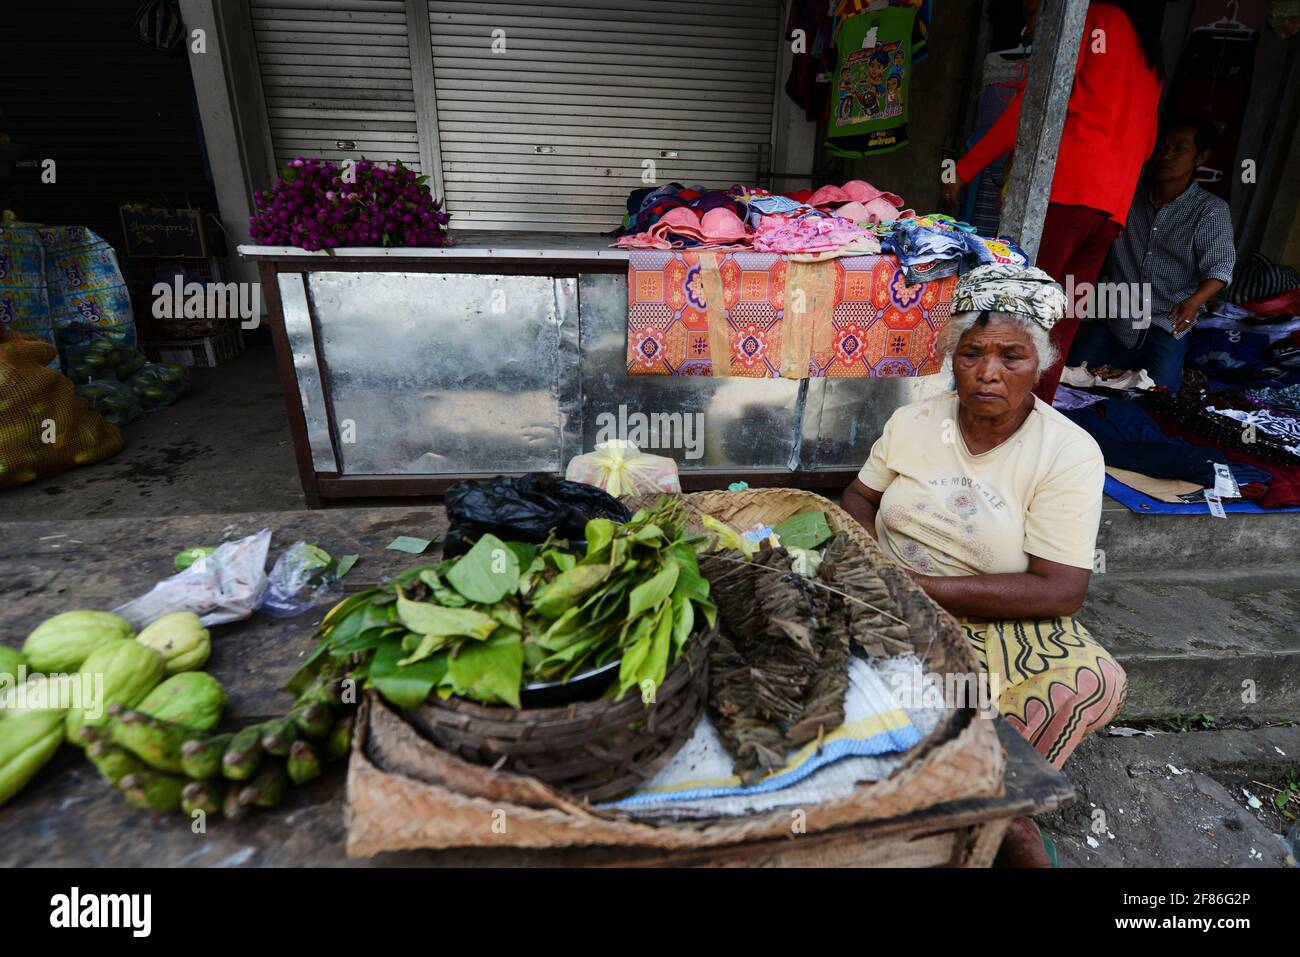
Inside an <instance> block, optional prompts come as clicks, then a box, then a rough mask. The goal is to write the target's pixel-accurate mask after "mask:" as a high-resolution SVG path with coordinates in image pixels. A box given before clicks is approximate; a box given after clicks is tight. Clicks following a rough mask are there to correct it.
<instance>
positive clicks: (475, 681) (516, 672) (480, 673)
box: [446, 628, 524, 708]
mask: <svg viewBox="0 0 1300 957" xmlns="http://www.w3.org/2000/svg"><path fill="white" fill-rule="evenodd" d="M501 631H502V634H500V635H494V636H493V637H492V638H489V639H488V640H487V641H485V642H483V643H482V644H474V645H466V646H465V647H463V648H461V650H460V653H459V654H457V655H456V657H455V658H452V659H451V660H450V661H449V662H448V665H447V675H446V678H447V679H448V680H449V681H450V682H451V686H452V690H453V691H454V692H455V693H456V694H458V695H462V696H464V697H466V698H473V699H474V700H475V701H482V702H484V703H486V704H494V703H497V702H503V703H505V704H508V705H510V706H512V707H515V708H518V707H519V706H520V705H519V685H520V684H521V683H522V681H523V677H524V645H523V638H522V637H521V636H520V634H519V632H517V631H512V630H511V629H508V628H503V629H501Z"/></svg>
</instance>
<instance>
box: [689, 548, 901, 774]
mask: <svg viewBox="0 0 1300 957" xmlns="http://www.w3.org/2000/svg"><path fill="white" fill-rule="evenodd" d="M790 561H791V557H790V555H789V554H788V553H787V552H786V551H785V549H782V548H778V549H775V550H772V549H765V550H763V551H761V552H760V553H759V554H758V555H757V556H755V558H754V560H753V561H750V562H744V561H740V560H738V559H736V558H734V557H732V556H730V555H718V554H715V555H706V556H703V557H702V558H701V560H700V570H701V572H702V573H703V574H704V575H705V577H707V578H708V579H709V582H710V584H711V597H712V598H713V600H714V601H715V602H716V603H717V605H718V611H719V618H720V621H721V629H720V630H721V634H720V636H719V639H718V641H717V642H716V643H715V645H714V648H713V650H712V651H711V652H710V656H709V685H710V687H709V707H710V710H711V712H712V713H713V716H714V720H715V723H716V725H717V728H718V731H719V733H720V734H721V735H722V740H723V742H724V743H725V744H726V746H727V750H728V751H729V752H730V753H731V756H732V757H733V758H734V761H735V763H734V766H733V768H734V770H735V772H736V774H737V775H739V776H740V778H741V780H742V781H744V782H745V783H746V784H749V783H753V782H755V781H757V780H760V779H761V778H763V777H765V776H767V775H768V774H771V773H773V772H775V771H778V770H780V769H781V768H783V767H784V766H785V763H786V756H787V753H788V751H789V750H790V749H791V748H793V747H798V746H799V745H803V744H807V743H808V742H809V741H814V740H817V739H818V738H820V737H822V736H824V735H825V734H827V733H829V732H831V731H833V730H834V729H835V728H838V727H839V726H840V725H841V724H843V723H844V696H845V694H846V692H847V690H848V681H849V678H848V659H849V654H850V641H851V640H852V641H856V642H857V643H858V644H859V646H861V648H862V649H863V650H864V651H866V652H867V654H869V655H871V656H873V657H879V656H883V655H889V654H902V653H905V652H907V651H910V650H911V645H910V644H908V643H907V640H906V639H907V637H908V628H907V625H906V624H904V623H903V622H902V615H901V613H900V611H899V608H898V605H897V603H896V602H895V601H894V599H893V598H892V597H891V595H890V592H889V589H888V587H887V586H886V585H885V583H884V582H883V581H881V580H880V577H879V576H878V575H877V574H876V573H875V571H874V570H873V569H872V567H871V564H870V562H869V560H868V559H867V558H866V556H864V555H862V554H861V553H860V552H859V551H858V550H857V549H856V548H854V547H853V544H852V543H851V542H850V541H849V539H848V537H847V536H845V535H836V536H835V537H834V538H832V539H831V541H830V543H829V544H828V545H827V546H826V550H825V553H824V558H823V561H822V565H821V568H820V569H819V570H818V573H817V576H816V578H815V579H813V580H809V579H806V578H804V577H803V576H801V575H799V574H797V573H795V572H792V571H790V570H789V569H790Z"/></svg>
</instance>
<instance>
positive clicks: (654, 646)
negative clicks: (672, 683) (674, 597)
mask: <svg viewBox="0 0 1300 957" xmlns="http://www.w3.org/2000/svg"><path fill="white" fill-rule="evenodd" d="M672 643H673V615H672V608H671V606H666V607H664V608H663V609H662V610H661V611H660V612H659V621H658V623H657V624H656V625H655V630H654V639H653V640H652V641H651V643H650V654H649V655H648V656H647V657H646V660H645V663H644V664H643V665H642V666H641V671H640V674H639V675H638V677H637V685H638V687H639V688H640V690H641V693H642V695H645V696H647V697H649V695H646V692H647V691H649V692H650V693H651V694H653V692H654V691H655V690H656V689H658V687H659V686H660V685H661V684H663V683H664V675H665V674H667V672H668V655H669V653H670V652H671V651H672ZM647 681H649V682H650V683H651V684H652V685H653V687H651V688H647V687H646V685H645V682H647Z"/></svg>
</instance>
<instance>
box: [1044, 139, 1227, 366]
mask: <svg viewBox="0 0 1300 957" xmlns="http://www.w3.org/2000/svg"><path fill="white" fill-rule="evenodd" d="M1214 135H1215V128H1214V125H1213V123H1211V122H1210V121H1209V120H1207V119H1198V118H1192V119H1180V120H1176V121H1174V122H1173V123H1172V124H1170V125H1169V126H1168V127H1167V128H1166V129H1165V132H1164V134H1163V136H1162V137H1161V139H1160V142H1159V143H1158V144H1157V145H1156V151H1155V154H1154V155H1153V156H1152V162H1151V164H1150V167H1149V178H1148V183H1147V185H1144V186H1140V187H1139V188H1138V193H1137V196H1135V197H1134V199H1133V206H1132V208H1131V209H1130V210H1129V214H1128V222H1127V224H1126V225H1125V227H1124V232H1122V233H1121V234H1120V236H1119V238H1118V239H1117V240H1115V245H1114V246H1112V247H1111V251H1110V257H1109V258H1108V259H1107V260H1106V266H1105V268H1104V269H1103V271H1102V280H1103V281H1104V282H1108V283H1124V284H1127V285H1128V286H1129V288H1138V289H1141V290H1142V292H1141V295H1143V296H1144V297H1146V298H1147V300H1148V301H1147V307H1148V308H1147V309H1146V310H1144V311H1143V314H1142V316H1136V317H1135V316H1133V315H1124V316H1109V317H1107V318H1105V319H1096V320H1094V321H1092V322H1085V323H1083V324H1082V325H1081V326H1080V328H1079V334H1078V336H1077V337H1076V338H1075V341H1074V347H1073V348H1072V349H1071V350H1070V358H1069V364H1070V365H1072V366H1074V365H1078V364H1079V363H1081V362H1086V363H1088V366H1089V367H1090V368H1095V367H1097V366H1099V365H1103V364H1108V365H1112V366H1116V367H1118V368H1123V369H1146V370H1147V373H1148V374H1149V375H1150V376H1151V378H1152V379H1154V380H1155V382H1156V384H1157V385H1163V386H1168V387H1169V388H1170V389H1173V390H1174V391H1177V390H1178V387H1179V385H1180V384H1181V383H1182V379H1183V360H1184V358H1185V357H1186V355H1187V346H1188V338H1187V333H1188V332H1190V331H1191V328H1192V326H1193V325H1194V324H1195V323H1196V320H1197V319H1198V318H1200V315H1201V309H1202V307H1203V306H1204V305H1205V303H1206V302H1207V301H1208V300H1209V299H1210V298H1212V297H1213V296H1215V295H1216V294H1218V292H1219V291H1220V290H1221V289H1223V288H1224V286H1226V285H1227V284H1228V283H1229V282H1231V281H1232V267H1233V265H1234V264H1235V263H1236V258H1237V255H1236V250H1235V248H1234V245H1233V238H1232V217H1231V215H1230V214H1229V211H1228V204H1227V203H1225V202H1224V201H1223V200H1222V199H1220V198H1219V197H1217V196H1215V195H1214V194H1213V193H1210V192H1207V191H1206V190H1204V189H1201V187H1200V186H1199V185H1197V183H1196V182H1195V176H1196V169H1197V167H1198V166H1200V165H1201V164H1202V163H1204V162H1205V161H1206V160H1207V159H1209V156H1210V147H1211V146H1212V145H1213V143H1214ZM1098 162H1104V159H1103V158H1100V157H1099V158H1098ZM1104 298H1105V297H1102V296H1100V295H1099V296H1097V301H1098V302H1101V301H1103V300H1104ZM1144 316H1149V317H1150V319H1149V320H1147V319H1146V318H1144Z"/></svg>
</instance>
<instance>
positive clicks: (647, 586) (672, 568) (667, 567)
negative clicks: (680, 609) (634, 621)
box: [627, 555, 681, 618]
mask: <svg viewBox="0 0 1300 957" xmlns="http://www.w3.org/2000/svg"><path fill="white" fill-rule="evenodd" d="M680 572H681V566H680V565H679V564H678V563H677V560H676V559H675V558H673V557H672V556H671V555H670V556H669V558H668V561H666V562H665V563H664V567H663V568H661V569H659V571H658V572H656V573H655V576H654V577H653V578H651V579H650V580H649V581H644V582H642V583H641V584H640V585H637V586H636V587H635V588H633V589H632V597H631V598H630V599H629V600H628V609H627V616H628V617H629V618H635V617H636V616H637V615H639V614H641V612H643V611H647V610H648V609H651V608H655V607H657V606H658V605H659V603H660V602H662V601H663V600H664V599H665V598H667V597H668V596H669V595H671V594H672V593H673V588H674V587H676V585H677V576H678V574H679V573H680Z"/></svg>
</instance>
